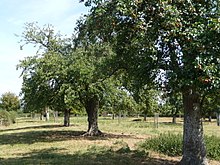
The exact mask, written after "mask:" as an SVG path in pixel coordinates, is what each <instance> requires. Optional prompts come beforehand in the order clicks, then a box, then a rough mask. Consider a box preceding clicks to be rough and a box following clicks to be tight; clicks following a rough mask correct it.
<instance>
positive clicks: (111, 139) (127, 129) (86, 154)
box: [0, 117, 220, 165]
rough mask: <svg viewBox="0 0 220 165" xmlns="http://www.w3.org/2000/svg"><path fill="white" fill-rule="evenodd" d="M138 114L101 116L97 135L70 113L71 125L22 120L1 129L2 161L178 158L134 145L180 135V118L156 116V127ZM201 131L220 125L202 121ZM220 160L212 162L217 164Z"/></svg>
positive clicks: (215, 130)
mask: <svg viewBox="0 0 220 165" xmlns="http://www.w3.org/2000/svg"><path fill="white" fill-rule="evenodd" d="M134 119H137V118H122V119H120V120H118V119H115V120H112V119H111V118H109V117H100V118H99V128H100V130H101V131H102V132H103V133H104V135H103V136H101V137H89V136H82V135H83V133H85V131H86V130H87V118H86V117H72V118H71V126H70V127H63V126H62V125H63V123H62V122H63V118H59V120H58V121H57V122H56V123H54V122H53V121H52V119H51V121H50V122H46V121H40V120H39V119H31V118H20V119H18V120H17V123H16V124H14V125H10V126H8V127H0V164H1V165H27V164H28V165H34V164H48V165H50V164H57V165H63V164H65V165H78V164H80V165H88V164H89V165H90V164H100V165H101V164H104V165H115V164H117V165H139V164H146V165H160V164H164V165H169V164H170V165H171V164H177V162H178V161H179V160H180V159H181V157H169V156H166V155H163V154H159V153H156V152H154V151H141V150H139V148H138V144H140V143H141V142H143V141H144V140H145V139H147V138H151V137H154V136H158V135H159V134H161V133H168V132H171V133H176V134H179V133H182V129H183V128H182V124H183V121H182V119H179V118H178V119H177V124H172V123H171V121H172V119H171V118H159V127H158V128H156V127H155V125H154V119H153V118H148V119H147V121H146V122H145V121H143V120H142V121H138V120H134ZM204 130H205V135H208V136H212V135H214V136H217V137H220V128H219V127H217V126H216V123H215V121H213V122H211V123H209V122H204ZM218 164H220V162H219V161H214V160H211V161H210V165H218Z"/></svg>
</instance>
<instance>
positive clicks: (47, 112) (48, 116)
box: [45, 108, 50, 121]
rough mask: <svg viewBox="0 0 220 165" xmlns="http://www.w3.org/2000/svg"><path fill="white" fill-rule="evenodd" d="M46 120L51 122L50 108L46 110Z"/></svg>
mask: <svg viewBox="0 0 220 165" xmlns="http://www.w3.org/2000/svg"><path fill="white" fill-rule="evenodd" d="M45 120H46V121H49V120H50V113H49V108H46V109H45Z"/></svg>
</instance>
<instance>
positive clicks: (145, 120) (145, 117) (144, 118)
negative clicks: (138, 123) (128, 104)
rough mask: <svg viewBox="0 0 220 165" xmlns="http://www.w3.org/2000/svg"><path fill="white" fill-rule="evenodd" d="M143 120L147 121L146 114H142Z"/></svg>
mask: <svg viewBox="0 0 220 165" xmlns="http://www.w3.org/2000/svg"><path fill="white" fill-rule="evenodd" d="M144 121H147V114H146V113H145V114H144Z"/></svg>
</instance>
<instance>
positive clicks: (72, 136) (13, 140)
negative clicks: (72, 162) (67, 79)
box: [0, 127, 137, 145]
mask: <svg viewBox="0 0 220 165" xmlns="http://www.w3.org/2000/svg"><path fill="white" fill-rule="evenodd" d="M38 128H39V127H38ZM85 133H86V132H85V131H74V130H73V131H70V130H50V129H48V130H37V129H35V130H34V131H33V130H32V131H26V132H18V133H7V134H2V135H0V145H7V144H10V145H15V144H33V143H39V142H56V141H66V140H108V139H113V138H114V139H119V138H137V137H135V136H133V135H121V134H120V135H119V134H109V133H103V135H102V136H83V135H84V134H85Z"/></svg>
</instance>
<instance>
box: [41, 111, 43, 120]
mask: <svg viewBox="0 0 220 165" xmlns="http://www.w3.org/2000/svg"><path fill="white" fill-rule="evenodd" d="M40 120H44V112H43V111H42V112H41V113H40Z"/></svg>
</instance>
